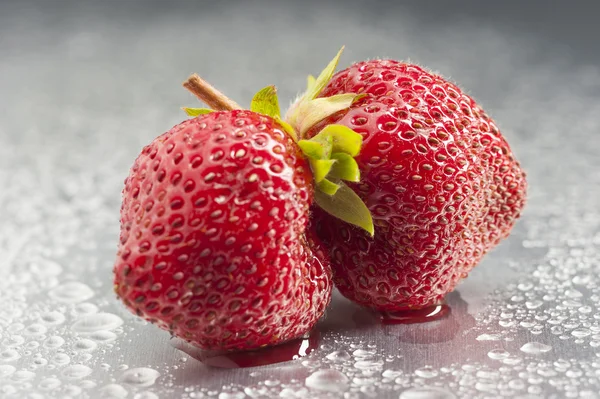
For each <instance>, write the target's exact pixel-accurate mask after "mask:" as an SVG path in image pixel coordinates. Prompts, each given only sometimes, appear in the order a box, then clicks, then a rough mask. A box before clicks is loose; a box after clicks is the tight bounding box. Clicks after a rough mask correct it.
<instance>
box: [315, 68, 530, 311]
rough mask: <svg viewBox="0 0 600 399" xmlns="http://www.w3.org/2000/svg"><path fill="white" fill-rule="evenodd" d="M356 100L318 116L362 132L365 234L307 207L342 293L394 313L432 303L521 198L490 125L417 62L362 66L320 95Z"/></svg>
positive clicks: (520, 183) (516, 175)
mask: <svg viewBox="0 0 600 399" xmlns="http://www.w3.org/2000/svg"><path fill="white" fill-rule="evenodd" d="M340 93H366V97H365V98H363V99H362V100H360V101H358V102H356V103H355V104H354V105H353V106H352V107H351V108H350V110H349V111H347V112H345V111H344V112H340V113H338V114H336V115H335V116H333V117H330V118H328V119H326V120H325V121H322V122H321V123H320V124H319V125H317V126H316V127H315V128H314V129H312V130H311V131H310V132H309V136H310V135H312V134H314V132H315V131H318V129H319V128H320V126H322V125H323V124H328V123H338V124H341V125H346V126H348V127H350V128H351V129H353V130H355V131H356V132H358V133H360V134H361V135H362V136H363V139H364V144H363V148H362V151H361V153H360V154H359V155H358V157H357V158H356V159H357V161H358V164H359V166H360V170H361V176H362V178H361V181H360V183H354V184H349V185H350V186H351V187H352V188H353V189H354V191H355V192H356V193H357V194H358V195H359V196H360V197H361V198H362V199H363V200H364V201H365V202H366V204H367V206H368V208H369V209H370V211H371V213H372V215H373V219H374V223H375V236H374V238H371V237H370V236H369V235H368V234H366V233H365V232H364V231H361V230H360V229H358V228H355V227H354V226H350V225H347V224H345V223H344V222H341V221H338V220H336V219H335V218H333V217H331V216H330V215H327V214H325V213H324V212H322V211H321V210H319V209H314V215H315V221H316V223H315V227H316V230H317V231H318V234H319V236H320V237H321V238H322V239H323V240H324V242H325V243H326V245H327V246H328V248H329V250H330V255H331V259H332V263H333V269H334V280H335V283H336V285H337V287H338V288H339V290H340V291H341V292H342V294H344V295H345V296H346V297H348V298H350V299H352V300H354V301H356V302H358V303H360V304H362V305H365V306H368V307H373V308H377V309H380V310H386V311H394V310H404V309H408V308H419V307H424V306H428V305H431V304H435V303H438V302H439V301H441V300H442V298H443V297H444V295H445V294H447V293H448V292H450V291H452V290H453V289H454V287H455V286H456V284H457V283H458V282H459V281H460V280H461V279H462V278H465V277H466V276H467V274H468V272H469V271H470V270H471V268H473V267H474V266H475V265H476V264H477V263H478V262H479V261H480V260H481V258H482V257H483V256H484V255H485V253H486V252H488V251H489V250H490V249H492V248H493V247H494V246H495V245H497V244H498V243H499V242H500V240H502V239H503V238H504V237H506V236H507V235H508V234H509V232H510V230H511V228H512V227H513V225H514V223H515V221H516V219H517V218H518V217H519V215H520V212H521V210H522V208H523V206H524V203H525V192H526V181H525V174H524V172H523V171H522V170H521V167H520V165H519V162H518V161H517V160H516V159H515V158H514V156H513V154H512V152H511V149H510V147H509V145H508V144H507V142H506V140H505V139H504V138H503V136H502V135H501V133H500V131H499V129H498V127H497V126H496V124H495V123H494V121H493V120H492V119H491V118H490V117H489V116H488V115H487V114H486V113H485V112H484V111H483V110H482V108H481V107H480V106H479V105H477V103H476V102H475V101H474V100H473V99H472V98H471V97H469V96H468V95H466V94H465V93H464V92H462V91H461V90H460V89H459V88H458V87H457V86H455V85H454V84H452V83H450V82H448V81H447V80H445V79H444V78H442V77H440V76H438V75H436V74H434V73H431V72H429V71H427V70H425V69H423V68H421V67H419V66H416V65H411V64H406V63H402V62H398V61H392V60H372V61H366V62H360V63H357V64H354V65H352V66H351V67H350V68H348V69H346V70H343V71H340V72H339V73H337V74H336V75H335V76H334V77H333V78H332V80H331V81H330V82H329V84H328V85H327V86H326V87H325V89H324V90H323V91H322V92H321V93H320V96H321V97H328V96H333V95H338V94H340Z"/></svg>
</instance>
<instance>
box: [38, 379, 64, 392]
mask: <svg viewBox="0 0 600 399" xmlns="http://www.w3.org/2000/svg"><path fill="white" fill-rule="evenodd" d="M61 384H62V383H61V381H60V380H59V379H57V378H52V377H49V378H44V379H43V380H41V381H40V383H39V385H38V388H40V389H41V390H43V391H52V390H53V389H56V388H58V387H59V386H60V385H61Z"/></svg>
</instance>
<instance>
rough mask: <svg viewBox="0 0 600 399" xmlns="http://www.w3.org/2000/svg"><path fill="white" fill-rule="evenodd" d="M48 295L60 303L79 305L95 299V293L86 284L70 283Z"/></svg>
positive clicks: (54, 289) (60, 286)
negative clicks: (78, 303) (92, 298)
mask: <svg viewBox="0 0 600 399" xmlns="http://www.w3.org/2000/svg"><path fill="white" fill-rule="evenodd" d="M48 295H49V296H50V298H52V299H55V300H57V301H59V302H65V303H77V302H83V301H85V300H87V299H90V298H91V297H93V296H94V291H92V289H91V288H90V287H89V286H87V285H86V284H83V283H80V282H78V281H70V282H68V283H64V284H62V285H59V286H58V287H56V288H53V289H52V290H51V291H50V292H49V293H48Z"/></svg>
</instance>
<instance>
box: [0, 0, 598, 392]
mask: <svg viewBox="0 0 600 399" xmlns="http://www.w3.org/2000/svg"><path fill="white" fill-rule="evenodd" d="M598 15H600V3H598V2H595V1H572V2H569V1H542V0H532V1H526V2H525V1H496V2H491V1H474V0H473V1H410V2H409V1H377V0H371V1H364V0H363V1H355V0H348V1H325V0H323V1H315V0H305V1H180V0H173V1H136V0H129V1H116V0H107V1H85V0H79V1H56V0H46V1H44V0H38V1H29V0H25V1H10V0H0V275H2V276H3V278H2V279H1V280H0V304H2V305H0V343H1V344H0V397H7V398H12V397H15V398H23V397H26V396H25V395H26V394H28V395H30V396H28V397H30V398H47V397H60V398H63V397H92V398H95V397H126V396H127V397H135V398H137V399H143V398H146V399H152V398H156V397H161V398H171V397H173V398H175V397H177V398H179V397H182V398H201V397H207V396H208V397H218V398H219V399H231V398H244V397H297V396H299V395H301V394H302V395H306V396H311V395H312V396H311V397H326V395H330V396H331V397H344V398H346V399H353V398H360V397H371V396H378V397H379V398H385V397H393V398H397V397H398V396H399V395H404V396H400V397H401V398H403V399H404V398H415V397H428V396H414V395H413V396H410V395H411V391H410V390H411V389H413V388H414V387H429V388H430V389H431V391H429V394H431V395H434V394H438V396H436V397H440V398H442V397H443V398H452V397H455V396H456V397H479V396H485V395H488V396H492V397H496V396H501V395H504V396H511V397H512V396H518V395H533V397H543V396H550V395H556V397H578V396H579V397H598V396H597V392H598V389H597V388H598V387H599V386H600V382H599V380H598V377H597V376H598V373H599V372H598V367H599V366H598V363H597V362H596V360H595V359H596V352H595V349H594V348H596V347H597V346H600V335H598V334H599V333H600V326H598V324H597V323H598V322H597V320H598V319H600V299H599V298H600V292H599V291H598V288H597V287H598V285H600V284H598V283H599V282H600V279H599V278H598V275H599V272H600V269H599V266H598V265H599V264H600V255H599V251H598V248H599V245H600V204H599V201H598V196H599V195H600V172H599V171H600V157H599V156H598V154H599V153H600V139H599V137H600V64H599V62H600V45H599V44H598V38H599V37H600V25H599V24H598ZM341 45H346V50H345V52H344V55H343V56H342V60H341V63H340V69H341V68H344V67H346V66H348V65H350V64H351V63H352V62H354V61H359V60H363V59H368V58H377V57H388V58H395V59H401V60H410V61H412V62H416V63H418V64H421V65H424V66H426V67H429V68H431V69H433V70H435V71H437V72H439V73H441V74H442V75H444V76H446V77H448V78H450V79H451V80H454V81H456V82H458V83H459V85H460V86H461V87H462V88H463V89H465V90H466V91H467V92H468V93H469V94H471V95H472V96H473V97H474V98H476V99H477V100H478V101H479V102H480V103H481V105H482V106H483V107H484V108H485V109H486V110H487V111H488V113H489V114H490V115H491V116H492V117H493V118H494V119H495V120H496V121H497V122H498V125H499V126H500V127H501V130H502V131H503V133H504V135H505V136H506V137H507V139H508V141H509V142H510V144H511V146H512V148H513V150H514V152H515V153H516V154H517V156H518V158H519V159H520V160H521V162H522V164H523V166H524V168H525V169H526V170H527V172H528V178H529V183H530V191H529V204H528V207H527V209H526V211H525V214H524V216H523V218H522V220H521V221H520V222H519V224H518V225H517V227H516V229H515V231H514V233H513V235H512V236H511V237H510V239H509V240H507V241H506V242H504V243H503V244H502V245H501V246H500V247H499V248H498V249H497V250H495V251H494V252H493V253H491V254H490V255H488V256H487V257H486V258H485V260H484V261H483V263H482V264H481V265H480V266H479V267H478V268H477V269H475V270H474V272H473V273H472V275H471V276H470V277H469V279H468V280H467V281H465V282H464V283H462V284H461V285H460V287H459V289H458V292H457V293H455V294H453V295H452V296H451V297H450V298H449V302H450V304H451V305H452V306H454V308H455V309H457V311H456V312H455V316H454V317H455V318H454V319H452V320H453V321H451V322H450V323H451V326H450V327H448V326H447V325H441V327H440V325H432V326H414V327H398V328H396V329H392V330H391V329H389V328H385V329H382V328H381V326H378V325H372V323H371V325H369V323H368V322H367V323H366V324H367V325H369V327H364V323H363V322H361V321H360V320H363V319H364V318H365V317H366V318H367V319H368V317H367V316H365V315H364V314H363V313H361V310H358V309H357V308H355V307H353V306H352V305H350V304H348V303H347V302H345V301H344V300H343V299H340V298H337V297H336V301H335V302H334V306H335V307H336V308H335V309H337V310H334V311H333V312H332V313H334V314H337V315H338V316H332V317H330V318H329V319H328V320H326V322H325V323H326V324H325V330H326V331H328V332H327V334H325V338H323V340H324V341H323V342H324V344H323V345H324V346H323V348H321V349H322V350H321V352H319V353H317V354H316V355H315V356H313V357H311V358H310V360H307V361H306V362H302V363H301V362H296V363H293V364H291V365H290V364H287V365H286V366H283V367H274V368H273V367H271V368H263V369H259V370H256V371H252V372H251V371H247V370H238V371H231V370H225V371H223V370H214V369H208V368H206V367H205V366H203V365H202V364H201V363H199V362H196V361H195V360H193V359H191V358H190V357H188V356H187V355H184V354H182V353H181V352H179V351H177V350H176V349H174V348H172V347H171V346H170V345H169V344H168V341H169V337H168V335H167V334H166V333H163V332H159V331H158V330H157V329H155V328H153V326H149V325H145V324H144V323H143V322H140V321H138V320H136V319H134V318H133V317H132V316H130V315H129V314H128V313H127V312H126V311H125V310H124V309H123V308H122V306H121V305H120V304H119V303H117V302H116V300H115V299H114V294H113V293H112V281H111V279H112V275H111V269H112V263H113V259H114V256H115V248H116V242H117V235H118V209H119V205H120V191H121V189H122V182H123V179H124V178H125V176H126V175H127V173H128V169H129V167H130V165H131V164H132V162H133V160H134V158H135V157H136V155H137V154H138V153H139V151H140V149H141V148H142V146H143V145H145V144H147V143H149V142H150V141H151V140H152V139H153V138H154V137H156V136H158V135H159V134H161V133H162V132H164V131H166V130H168V129H169V128H170V127H171V126H173V125H175V124H176V123H178V122H180V121H181V120H183V119H185V115H184V114H183V112H182V111H181V110H180V107H181V106H194V105H196V104H197V100H196V99H195V98H194V97H193V96H191V95H190V94H189V93H187V92H186V91H185V90H184V89H183V88H182V87H181V83H182V82H183V81H184V80H185V79H186V78H187V76H188V75H189V74H191V73H192V72H197V73H199V74H200V75H201V76H203V77H204V78H205V79H207V80H208V81H210V82H211V83H212V84H214V85H215V86H216V87H218V88H219V89H221V90H222V91H223V92H225V93H226V94H227V95H228V96H229V97H231V98H232V99H235V100H236V101H237V102H238V103H240V104H243V105H247V104H248V103H249V101H250V99H251V97H252V94H253V93H254V92H255V91H257V90H258V89H260V88H262V87H264V86H265V85H267V84H275V85H277V87H278V88H279V94H280V100H281V103H282V106H284V105H285V104H286V103H289V102H291V100H292V99H293V98H294V97H295V96H296V95H297V94H298V93H299V92H300V91H301V90H302V89H303V88H304V85H305V79H306V75H307V74H309V73H312V74H315V73H318V72H319V71H320V70H321V69H322V68H323V67H324V65H325V64H326V63H327V62H328V61H329V60H330V59H331V58H332V56H333V55H334V54H335V53H336V51H337V50H338V49H339V48H340V46H341ZM532 287H533V288H532ZM536 301H537V302H536ZM538 302H539V304H538ZM542 303H543V305H541V304H542ZM580 309H583V310H581V311H580ZM348 314H352V315H353V316H352V317H342V316H340V315H343V316H345V315H348ZM94 315H96V316H94ZM97 315H101V316H97ZM107 315H108V316H107ZM596 316H597V317H596ZM82 317H83V318H85V317H88V319H85V320H87V322H90V320H91V322H92V324H94V323H95V324H94V325H96V327H97V331H100V332H102V333H98V334H96V335H92V336H87V337H83V336H82V335H80V334H78V333H77V328H76V327H74V326H76V325H77V324H76V323H77V322H78V321H79V320H80V319H81V318H82ZM90 318H91V319H90ZM348 319H352V320H354V322H348ZM356 320H359V321H356ZM547 320H560V322H559V323H558V324H552V323H546V321H547ZM565 320H566V322H565ZM361 323H363V324H361ZM561 323H562V324H561ZM559 324H560V326H559V327H560V329H556V328H554V327H556V326H557V325H559ZM357 325H360V326H363V327H364V328H363V327H361V328H357V327H356V326H357ZM553 328H554V329H553ZM436 329H437V330H436ZM582 329H583V330H582ZM445 331H450V333H449V334H450V335H449V336H446V335H444V334H445ZM440 335H441V336H442V337H441V338H440ZM429 336H434V338H435V339H434V340H433V341H431V342H427V338H426V339H425V341H422V340H421V341H419V339H417V338H418V337H421V338H422V337H429ZM54 337H57V338H54ZM480 338H481V339H480ZM48 342H49V343H48ZM82 342H83V343H82ZM532 342H533V343H536V342H538V343H541V342H544V345H545V346H536V345H533V344H532V345H533V346H531V345H530V346H526V344H528V343H530V344H531V343H532ZM523 347H526V348H528V349H527V350H523V349H522V348H523ZM547 347H550V349H547ZM532 348H534V349H532ZM536 348H537V349H536ZM342 349H343V350H345V351H348V352H349V353H350V354H348V353H346V354H347V355H348V356H351V355H352V356H354V357H352V356H351V357H349V358H348V359H350V360H348V359H346V360H347V361H350V363H349V364H353V363H352V361H351V360H352V359H354V360H356V359H359V360H360V359H362V358H361V357H360V356H359V355H356V354H355V352H356V351H358V350H364V351H367V352H368V353H370V352H369V351H371V352H373V353H372V355H368V356H370V358H369V359H371V360H369V361H373V362H374V363H372V364H371V366H370V367H367V368H366V369H360V370H359V369H356V368H353V367H349V366H347V364H346V363H344V361H343V360H342V361H341V363H340V362H339V359H340V358H339V357H338V358H336V357H335V356H330V357H328V356H329V355H331V353H333V352H335V351H338V350H342ZM493 351H496V352H493ZM360 353H363V352H360ZM490 353H492V355H490ZM357 356H358V358H357ZM390 356H391V358H390ZM540 356H541V357H540ZM342 357H343V356H342ZM336 359H337V360H336ZM540 359H541V360H540ZM363 360H364V359H363ZM311 362H312V363H311ZM565 362H566V363H565ZM384 363H385V366H384ZM557 364H558V365H559V366H560V367H559V366H557ZM362 365H363V366H365V364H364V363H362ZM525 365H527V367H525ZM324 368H327V369H335V370H337V371H339V372H340V373H343V374H344V375H345V376H347V381H346V382H345V384H346V385H347V389H346V391H345V393H343V392H336V393H331V392H330V393H324V392H320V391H313V390H311V389H309V388H310V387H309V388H307V387H305V386H304V381H305V378H307V376H309V375H312V374H311V373H314V372H315V370H319V369H324ZM148 369H150V370H151V371H148ZM152 370H153V371H152ZM387 370H392V371H389V372H387V374H386V371H387ZM532 370H533V371H532ZM539 370H542V371H541V372H538V371H539ZM486 373H487V374H486ZM523 373H525V374H524V376H523ZM157 374H158V375H160V377H158V376H157ZM140 376H141V377H140ZM582 376H585V378H582ZM529 377H531V378H529ZM534 377H535V378H534ZM361 378H362V379H361ZM155 380H156V381H157V382H156V384H154V381H155ZM140 381H141V382H140ZM365 387H366V388H365ZM369 387H370V388H369ZM410 387H413V388H410ZM286 389H287V391H286ZM436 390H440V391H436ZM405 392H408V393H405ZM436 392H437V393H436ZM440 392H441V393H440ZM344 394H345V395H346V396H343V395H344ZM417 394H418V392H417ZM36 395H37V396H36ZM135 395H137V396H135ZM236 395H237V396H236ZM261 395H262V396H261ZM285 395H288V396H285ZM294 395H296V396H294ZM415 395H416V394H415ZM442 395H446V396H442ZM536 395H537V396H536ZM586 395H587V396H586ZM522 397H525V396H522Z"/></svg>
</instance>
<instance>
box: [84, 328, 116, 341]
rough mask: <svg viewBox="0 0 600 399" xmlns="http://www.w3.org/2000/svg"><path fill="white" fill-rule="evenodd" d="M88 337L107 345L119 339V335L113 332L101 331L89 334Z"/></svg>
mask: <svg viewBox="0 0 600 399" xmlns="http://www.w3.org/2000/svg"><path fill="white" fill-rule="evenodd" d="M86 337H88V338H89V339H91V340H92V341H95V342H97V343H99V344H105V343H109V342H112V341H114V340H116V339H117V334H115V333H114V332H112V331H106V330H100V331H94V332H93V333H91V334H87V335H86Z"/></svg>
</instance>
